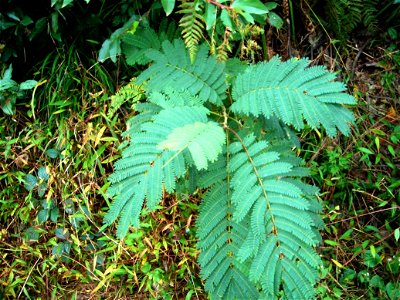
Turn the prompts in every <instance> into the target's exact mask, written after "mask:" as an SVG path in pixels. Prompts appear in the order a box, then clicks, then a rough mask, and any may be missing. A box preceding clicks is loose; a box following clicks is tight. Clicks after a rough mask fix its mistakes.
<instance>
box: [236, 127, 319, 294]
mask: <svg viewBox="0 0 400 300" xmlns="http://www.w3.org/2000/svg"><path fill="white" fill-rule="evenodd" d="M269 148H270V147H269V146H268V144H267V143H266V142H263V141H257V140H256V139H255V137H254V136H253V135H250V136H247V137H245V138H244V139H241V140H239V141H238V142H236V143H233V144H231V145H229V148H228V152H231V153H233V155H232V158H231V160H230V163H229V171H230V173H231V174H233V175H232V179H231V181H230V185H231V189H232V196H231V197H232V198H231V201H232V204H233V206H234V210H233V214H232V216H233V222H240V223H245V224H248V232H247V237H246V241H245V242H244V243H243V244H242V245H241V246H240V248H239V251H238V259H239V260H240V261H241V262H243V263H245V262H250V263H251V267H250V271H249V278H250V280H252V281H253V282H254V283H258V284H260V285H261V286H263V292H264V295H265V297H266V298H268V299H274V298H275V297H276V296H277V294H278V292H279V287H280V286H281V284H282V285H283V288H284V290H285V292H286V295H287V297H288V298H293V299H309V298H311V297H312V296H313V295H314V289H313V285H314V284H315V282H316V280H317V278H318V276H317V268H318V267H319V265H320V259H319V256H318V255H317V254H316V253H315V251H314V249H313V247H314V246H316V245H317V244H318V243H319V241H320V238H319V234H318V232H317V230H314V229H317V228H318V226H319V224H320V223H319V222H315V219H318V215H317V212H319V210H320V207H319V205H318V204H317V203H316V201H315V200H314V201H312V200H310V199H309V197H308V196H307V192H308V191H307V185H304V184H303V183H301V182H300V181H299V180H298V179H296V176H295V174H296V172H294V170H296V168H298V166H297V165H292V164H291V163H289V162H290V161H292V162H295V161H296V160H295V159H294V160H292V159H288V158H285V157H283V158H281V157H280V155H279V154H278V152H274V151H270V149H269ZM292 156H293V155H292ZM300 173H301V172H300ZM297 182H299V183H300V184H297ZM303 185H304V186H303ZM303 189H304V190H303ZM313 190H314V192H315V189H313ZM294 269H296V270H294ZM276 281H278V283H277V282H276ZM292 281H293V282H295V283H296V282H297V283H300V284H298V286H292V285H291V282H292ZM293 290H295V291H293ZM296 293H297V294H296ZM297 296H298V298H296V297H297Z"/></svg>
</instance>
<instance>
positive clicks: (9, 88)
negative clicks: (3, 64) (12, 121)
mask: <svg viewBox="0 0 400 300" xmlns="http://www.w3.org/2000/svg"><path fill="white" fill-rule="evenodd" d="M12 71H13V68H12V65H10V66H9V67H8V69H7V70H5V71H4V74H3V77H2V78H1V79H0V107H1V109H2V110H3V112H4V113H5V114H7V115H13V114H15V104H16V102H17V99H18V98H23V97H24V96H25V91H27V90H31V89H33V88H34V87H35V86H36V85H37V81H36V80H26V81H24V82H22V83H20V84H18V83H17V82H16V81H14V80H12V78H11V77H12Z"/></svg>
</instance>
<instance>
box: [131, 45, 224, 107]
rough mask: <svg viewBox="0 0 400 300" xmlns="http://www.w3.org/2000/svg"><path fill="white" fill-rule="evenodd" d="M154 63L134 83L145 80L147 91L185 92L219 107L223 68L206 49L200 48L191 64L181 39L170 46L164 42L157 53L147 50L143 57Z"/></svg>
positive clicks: (205, 47) (221, 93) (221, 98)
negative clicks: (168, 89) (169, 89)
mask: <svg viewBox="0 0 400 300" xmlns="http://www.w3.org/2000/svg"><path fill="white" fill-rule="evenodd" d="M146 55H147V56H148V57H149V58H150V59H151V60H153V61H154V64H153V65H151V66H150V67H149V68H148V69H147V70H145V71H144V72H143V73H141V74H140V76H139V77H138V78H137V83H138V84H140V83H142V82H144V81H145V80H149V81H148V83H147V91H148V92H152V91H163V90H165V89H166V88H168V87H170V88H172V89H174V90H178V91H179V90H187V91H189V92H190V93H191V94H192V95H198V97H199V98H200V99H201V100H203V101H210V102H212V103H215V104H218V105H221V104H222V100H223V99H225V97H226V95H225V91H226V88H227V86H226V83H225V73H224V65H223V64H221V63H217V62H216V60H215V58H214V57H212V56H208V48H207V46H206V45H202V46H201V47H200V48H199V51H198V53H197V55H196V58H195V60H194V61H193V63H192V62H191V60H190V57H189V54H188V52H187V51H186V49H185V45H184V44H183V42H182V41H181V40H174V42H173V44H172V43H170V42H168V41H164V42H163V44H162V49H161V51H156V50H152V49H150V50H148V52H147V54H146Z"/></svg>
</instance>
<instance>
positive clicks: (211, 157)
mask: <svg viewBox="0 0 400 300" xmlns="http://www.w3.org/2000/svg"><path fill="white" fill-rule="evenodd" d="M189 2H190V5H192V4H193V3H194V2H193V1H189ZM189 2H188V3H189ZM231 4H233V5H235V6H236V8H235V9H237V10H238V11H239V10H240V11H241V12H240V13H241V14H242V15H243V16H244V17H249V16H250V17H251V15H250V14H253V15H254V14H257V13H259V12H260V13H261V11H263V10H264V7H265V9H268V8H267V7H266V6H264V4H262V2H261V1H247V0H246V1H245V0H243V1H239V0H237V1H235V2H232V3H231ZM253 4H254V5H253ZM190 5H189V4H188V6H187V8H185V9H187V11H186V12H185V13H186V14H188V13H189V9H192V8H193V7H192V6H190ZM209 5H210V3H206V6H209ZM208 8H209V7H208ZM223 12H224V11H223ZM223 12H222V13H223ZM225 14H227V12H226V11H225ZM207 20H208V21H209V22H213V18H212V17H210V16H209V17H207ZM146 55H147V57H148V58H149V60H151V61H153V63H152V64H151V65H150V67H149V68H148V69H146V70H145V71H144V72H142V73H141V75H140V76H139V77H138V79H137V81H136V83H137V84H141V83H145V85H144V86H145V90H146V92H147V98H148V101H146V102H143V103H138V104H137V105H136V110H137V114H136V115H135V116H134V117H133V118H132V119H130V120H129V121H128V129H127V130H126V132H125V133H124V136H125V137H127V138H128V140H129V142H127V143H129V144H128V146H127V147H125V148H124V149H123V151H122V157H121V158H120V159H119V160H118V161H117V162H116V163H115V164H114V172H113V174H112V175H111V176H110V177H109V181H110V183H111V185H110V187H109V189H108V191H107V194H108V195H109V196H110V197H113V198H114V199H113V202H112V204H111V207H110V209H109V211H108V212H107V214H106V216H105V218H104V222H105V223H106V224H107V225H111V224H112V223H113V222H114V221H116V220H117V219H119V222H118V228H117V236H118V237H119V238H123V237H124V236H125V235H126V234H127V232H128V230H129V227H130V226H131V225H133V226H135V227H137V226H139V225H140V219H139V216H140V213H141V211H142V207H143V206H144V205H145V206H146V207H147V208H148V209H149V210H153V209H155V208H156V207H157V205H158V203H159V201H160V200H161V198H162V197H163V196H164V195H165V194H166V193H173V192H175V191H176V189H177V186H178V184H177V181H178V180H180V182H179V183H181V182H183V183H184V185H187V186H190V189H191V190H196V189H197V190H198V191H201V192H200V193H199V194H200V195H202V199H201V204H200V207H199V216H198V218H197V221H196V227H197V231H196V235H197V239H198V244H197V247H198V249H199V251H200V254H199V258H198V261H199V264H200V268H201V269H200V275H201V278H202V279H203V280H204V282H205V286H204V287H205V290H206V291H207V292H208V293H209V296H210V298H211V299H249V300H250V299H273V300H274V299H313V298H315V291H314V285H315V284H316V282H317V280H318V268H319V266H320V265H321V260H320V257H319V255H318V254H317V253H316V251H315V248H316V246H317V245H318V244H320V243H321V236H320V233H319V231H320V230H321V229H322V228H323V222H322V219H321V217H320V213H321V211H322V207H321V205H320V204H319V202H318V200H317V197H316V194H317V193H318V189H317V188H316V187H314V186H312V185H309V184H307V183H304V182H303V181H302V179H303V177H305V176H309V171H308V170H307V169H306V168H305V167H304V165H303V162H302V159H301V158H299V157H298V156H296V154H295V152H294V151H293V144H294V143H293V135H288V134H287V132H286V129H289V128H288V126H293V127H294V128H295V129H297V130H298V129H302V128H303V127H304V126H305V124H308V125H310V126H311V127H312V128H318V127H323V128H325V130H326V132H327V133H328V135H331V136H333V135H335V134H336V133H337V131H341V132H342V133H344V134H349V132H350V127H349V124H350V123H351V122H352V121H353V116H352V114H351V112H350V111H349V110H348V109H347V108H346V107H345V106H344V105H351V104H354V102H355V101H354V98H353V97H351V96H350V95H347V94H346V93H344V92H345V85H344V84H342V83H339V82H336V81H334V79H335V75H334V74H332V73H329V72H328V71H327V70H326V69H325V68H323V67H309V66H308V61H307V60H306V59H291V60H289V61H287V62H281V60H280V59H279V58H278V57H274V58H273V59H271V60H270V61H269V62H268V63H259V64H256V65H250V66H246V65H240V66H239V68H236V67H234V68H232V67H230V66H229V62H228V67H227V70H225V65H224V64H221V63H218V62H217V61H216V60H215V58H213V57H212V56H209V55H208V49H207V47H205V46H201V47H200V48H199V49H198V51H197V52H196V55H195V56H191V55H190V54H189V53H188V51H187V50H186V49H185V46H184V44H183V42H182V41H179V40H175V41H174V42H173V43H171V42H169V41H164V42H163V43H162V46H161V48H160V49H154V48H153V49H149V51H147V52H146ZM228 84H229V85H231V86H232V90H227V88H228ZM227 95H231V96H232V97H229V98H228V99H227V98H226V97H227ZM212 109H213V110H212ZM211 110H212V111H211ZM214 110H215V111H214ZM277 123H279V126H277V125H271V124H277ZM221 124H223V125H221ZM277 128H278V129H280V130H281V131H282V132H281V133H280V134H275V135H274V134H272V133H270V132H271V131H274V130H276V129H277ZM278 137H279V138H278Z"/></svg>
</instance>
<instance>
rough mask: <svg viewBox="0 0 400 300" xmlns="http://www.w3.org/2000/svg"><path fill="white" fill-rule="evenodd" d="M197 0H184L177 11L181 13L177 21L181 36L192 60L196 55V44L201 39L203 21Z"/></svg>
mask: <svg viewBox="0 0 400 300" xmlns="http://www.w3.org/2000/svg"><path fill="white" fill-rule="evenodd" d="M198 2H199V1H185V2H183V3H182V4H181V5H180V6H179V8H180V10H179V11H178V13H180V14H183V17H182V18H181V20H180V21H179V26H180V27H182V37H183V39H184V41H185V44H186V47H187V48H188V49H189V53H190V57H191V59H192V60H193V59H194V57H195V55H196V50H197V45H198V44H199V42H200V40H202V39H203V30H204V28H205V22H204V19H203V16H202V14H201V13H202V12H201V6H200V4H199V3H198Z"/></svg>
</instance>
